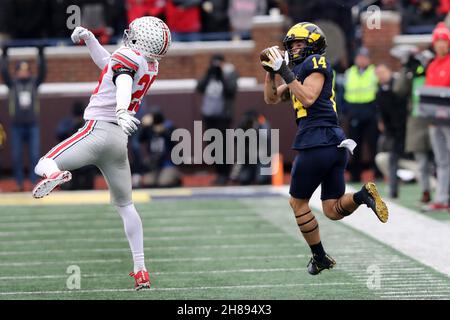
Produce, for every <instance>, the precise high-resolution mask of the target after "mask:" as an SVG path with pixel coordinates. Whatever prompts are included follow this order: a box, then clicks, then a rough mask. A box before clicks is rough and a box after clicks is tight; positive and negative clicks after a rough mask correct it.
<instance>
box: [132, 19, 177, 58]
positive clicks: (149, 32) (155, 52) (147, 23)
mask: <svg viewBox="0 0 450 320" xmlns="http://www.w3.org/2000/svg"><path fill="white" fill-rule="evenodd" d="M124 44H125V45H126V46H127V47H129V48H131V49H134V50H137V51H139V53H141V54H142V55H144V56H145V57H146V58H147V59H150V60H152V59H156V60H159V59H161V58H162V57H164V55H165V54H166V53H167V50H169V47H170V44H171V35H170V30H169V28H168V27H167V25H166V24H165V23H164V22H163V21H162V20H161V19H159V18H156V17H150V16H147V17H141V18H138V19H135V20H133V21H132V22H131V23H130V26H129V29H127V30H125V32H124Z"/></svg>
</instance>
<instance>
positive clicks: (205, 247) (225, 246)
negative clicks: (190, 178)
mask: <svg viewBox="0 0 450 320" xmlns="http://www.w3.org/2000/svg"><path fill="white" fill-rule="evenodd" d="M300 245H301V244H298V243H281V244H277V245H274V244H273V243H267V244H260V243H258V244H217V245H185V246H146V250H149V251H151V250H167V251H172V250H174V251H176V250H184V251H190V250H217V249H237V248H240V249H247V248H248V249H266V248H275V249H276V248H280V247H282V248H291V247H299V246H300ZM128 251H130V249H129V248H72V249H44V250H31V251H25V250H23V251H0V256H14V255H33V254H39V255H42V254H58V253H62V254H67V253H68V252H71V253H73V252H78V253H83V252H98V253H105V252H128Z"/></svg>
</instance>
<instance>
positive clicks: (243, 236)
mask: <svg viewBox="0 0 450 320" xmlns="http://www.w3.org/2000/svg"><path fill="white" fill-rule="evenodd" d="M285 237H286V235H285V234H284V233H254V234H252V233H250V234H224V235H206V236H203V235H200V234H198V235H193V236H179V237H178V236H171V237H170V236H161V237H144V241H184V240H213V239H218V240H220V239H225V240H230V239H231V240H236V239H258V238H285ZM67 242H77V243H78V242H83V243H84V242H89V243H127V239H126V238H125V237H123V238H121V239H109V238H106V239H96V238H69V239H63V240H61V239H30V240H11V241H8V240H4V239H2V242H1V243H0V246H2V245H4V246H7V247H9V246H11V245H24V244H25V245H28V246H29V245H34V244H36V245H40V246H42V245H43V244H45V243H58V244H62V243H67Z"/></svg>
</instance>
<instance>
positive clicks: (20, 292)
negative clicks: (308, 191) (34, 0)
mask: <svg viewBox="0 0 450 320" xmlns="http://www.w3.org/2000/svg"><path fill="white" fill-rule="evenodd" d="M348 285H354V283H351V282H328V283H287V284H262V285H237V286H205V287H179V288H171V287H170V288H152V289H150V290H148V292H152V291H193V290H239V289H241V290H242V289H244V290H245V289H270V288H295V287H336V286H348ZM101 292H135V290H133V289H92V290H71V291H69V290H67V291H62V290H60V291H17V292H0V295H5V296H6V295H26V294H76V293H101Z"/></svg>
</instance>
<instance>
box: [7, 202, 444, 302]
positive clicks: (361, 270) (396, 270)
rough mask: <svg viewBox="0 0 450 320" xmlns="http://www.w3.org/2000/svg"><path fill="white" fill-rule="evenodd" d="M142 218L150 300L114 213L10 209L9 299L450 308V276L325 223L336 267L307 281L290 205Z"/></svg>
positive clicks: (176, 211)
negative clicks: (402, 301) (441, 302)
mask: <svg viewBox="0 0 450 320" xmlns="http://www.w3.org/2000/svg"><path fill="white" fill-rule="evenodd" d="M137 208H138V211H139V212H140V214H141V216H142V220H143V224H144V229H145V230H144V236H145V250H146V251H145V253H146V263H147V267H148V268H149V270H150V271H151V275H150V276H151V279H152V289H150V290H147V291H141V292H134V290H132V289H131V288H132V285H133V280H132V279H131V278H130V277H129V276H128V272H130V271H131V269H132V263H131V254H130V251H129V247H128V243H127V241H126V238H125V235H124V232H123V227H122V221H121V219H120V218H119V216H118V215H117V213H116V212H115V211H114V210H113V208H112V207H111V206H109V205H98V204H97V205H66V206H59V205H48V206H40V207H29V206H20V205H15V206H0V299H317V298H319V299H399V298H420V299H436V298H443V299H449V298H450V279H449V278H448V277H447V276H445V275H443V274H441V273H438V272H436V271H434V270H432V269H431V268H429V267H427V266H424V265H423V264H421V263H419V262H417V261H414V260H413V259H411V258H409V257H406V256H404V255H403V254H401V253H399V252H397V251H395V250H393V249H391V248H390V247H388V246H386V245H384V244H382V243H380V242H378V241H376V240H373V239H371V238H369V237H367V236H366V235H364V234H362V233H360V232H358V231H355V230H353V229H351V228H350V227H348V226H346V225H344V224H342V223H340V222H333V221H329V220H327V219H326V218H324V217H323V215H322V214H320V213H319V214H317V215H316V216H317V217H318V219H319V222H320V228H321V234H322V238H323V242H324V244H325V248H326V250H327V251H328V252H329V253H330V254H331V255H332V256H333V257H334V258H335V259H336V260H337V266H336V268H335V269H334V270H331V271H324V272H323V273H322V274H321V275H319V276H315V277H313V276H310V275H308V274H307V272H306V264H307V262H308V260H309V257H310V252H309V248H308V247H307V246H306V245H305V244H304V242H303V240H302V239H301V236H300V235H299V234H298V231H297V229H296V228H297V227H296V225H295V220H294V218H293V216H292V214H291V213H290V208H289V205H288V203H287V199H286V198H284V197H261V198H254V197H249V198H245V197H243V198H237V199H232V198H226V199H220V198H216V199H215V198H209V199H195V198H193V199H170V198H167V199H164V200H153V201H151V202H149V203H141V204H138V205H137ZM316 213H317V212H316ZM412 245H413V244H412ZM70 265H76V266H78V267H79V268H80V269H81V288H80V289H79V290H69V289H68V288H67V286H66V281H67V278H68V277H69V274H67V273H66V270H67V268H68V267H69V266H70ZM374 275H375V276H376V277H375V278H373V276H374ZM378 275H379V277H377V276H378ZM373 279H375V280H373ZM376 279H379V281H378V282H377V281H376Z"/></svg>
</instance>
